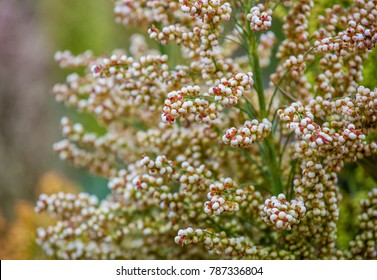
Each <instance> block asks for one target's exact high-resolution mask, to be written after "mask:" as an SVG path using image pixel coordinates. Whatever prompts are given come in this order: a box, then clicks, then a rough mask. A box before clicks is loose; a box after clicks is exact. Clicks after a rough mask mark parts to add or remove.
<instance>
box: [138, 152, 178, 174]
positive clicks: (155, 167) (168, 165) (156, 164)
mask: <svg viewBox="0 0 377 280" xmlns="http://www.w3.org/2000/svg"><path fill="white" fill-rule="evenodd" d="M140 164H141V165H143V166H145V167H146V168H147V169H148V171H149V175H156V174H159V175H167V176H171V175H172V174H173V173H174V162H173V161H170V160H168V159H167V158H166V156H158V157H157V158H156V160H155V161H153V160H151V159H150V158H149V157H147V156H144V157H143V158H142V160H141V161H140Z"/></svg>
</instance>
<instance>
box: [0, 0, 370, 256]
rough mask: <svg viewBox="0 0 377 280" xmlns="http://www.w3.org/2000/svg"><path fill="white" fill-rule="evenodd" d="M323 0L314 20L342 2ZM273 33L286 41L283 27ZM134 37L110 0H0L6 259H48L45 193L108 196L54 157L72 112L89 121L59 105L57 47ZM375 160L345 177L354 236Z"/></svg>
mask: <svg viewBox="0 0 377 280" xmlns="http://www.w3.org/2000/svg"><path fill="white" fill-rule="evenodd" d="M316 2H318V3H320V4H319V5H318V6H317V7H318V8H317V9H316V10H314V12H313V14H314V16H315V14H316V13H317V14H318V13H322V12H323V11H324V8H325V7H326V6H327V7H328V6H331V5H332V4H333V3H335V2H337V1H316ZM338 2H339V1H338ZM340 2H345V3H346V4H347V3H349V2H351V1H348V0H344V1H340ZM316 4H317V3H316ZM282 16H283V15H282ZM282 16H281V18H282ZM274 20H275V19H274ZM275 22H279V19H276V21H275ZM280 23H281V22H280ZM273 28H274V29H276V30H274V32H276V33H277V34H276V35H277V37H278V38H279V39H282V34H281V24H275V25H273ZM130 34H131V32H130V31H127V30H126V29H125V28H124V27H122V26H120V25H118V24H116V23H115V21H114V17H113V1H111V0H53V1H52V0H0V62H1V67H0V259H32V258H43V257H44V256H43V254H42V252H41V251H40V249H39V248H38V247H37V246H36V245H35V243H34V237H35V229H36V227H37V226H38V225H41V224H43V223H45V222H46V220H47V219H46V217H43V216H41V215H36V214H34V204H35V201H36V199H37V197H38V196H39V194H40V193H53V192H58V191H69V192H77V191H82V190H84V191H88V192H90V193H95V194H97V195H98V196H99V197H104V196H105V195H106V193H107V188H106V182H105V181H104V180H103V179H101V178H98V177H95V176H93V175H90V174H89V173H88V172H86V171H85V170H77V169H74V168H72V167H70V166H69V164H67V163H66V162H61V161H60V160H59V159H58V157H57V156H56V155H55V154H53V152H52V145H53V143H54V142H56V141H58V140H60V139H61V135H60V130H59V124H60V118H61V117H62V116H64V115H69V116H70V117H72V118H73V119H75V118H80V121H83V119H82V118H83V117H82V116H77V115H75V113H74V112H73V111H69V110H68V109H66V108H65V107H64V106H63V105H62V104H58V103H56V102H55V100H54V97H53V95H52V87H53V85H54V84H55V83H59V82H63V81H64V80H65V78H66V76H67V74H68V73H69V72H67V71H63V70H61V69H60V68H59V67H58V65H57V63H56V62H55V61H54V59H53V57H54V53H55V52H56V51H58V50H70V51H71V52H72V53H73V54H79V53H82V52H84V51H86V50H92V51H93V52H94V53H95V54H97V55H101V54H104V53H110V52H111V51H112V50H114V49H119V48H124V49H127V48H128V47H129V37H130ZM376 59H377V51H376V50H374V52H373V53H372V55H371V57H370V59H369V60H368V61H367V62H366V63H365V65H364V66H365V70H364V74H365V80H364V85H365V86H369V87H372V88H373V86H375V73H376V70H377V69H376V68H377V65H376V63H375V61H376ZM270 70H273V69H270ZM270 70H269V72H270ZM266 78H268V75H266ZM84 122H85V120H84ZM87 122H90V120H88V121H87ZM376 162H377V159H375V160H374V161H372V162H369V163H367V165H368V164H369V168H365V170H364V169H362V168H361V167H360V166H359V165H356V164H353V165H347V166H346V169H345V172H344V174H343V175H341V176H340V184H341V186H342V189H343V190H344V191H345V192H346V193H349V194H352V193H354V194H353V195H351V196H350V197H352V200H349V201H347V200H345V201H346V203H345V204H344V205H343V206H342V207H346V208H347V209H348V211H346V213H347V214H346V215H345V216H343V217H344V219H343V220H344V221H347V222H344V223H343V222H342V221H341V222H340V230H341V231H344V232H351V233H352V231H353V222H352V220H353V217H355V215H356V213H355V212H354V210H353V209H354V205H355V203H357V201H358V200H359V199H360V198H361V197H364V196H366V193H367V191H368V190H369V189H371V188H372V187H374V186H375V181H373V180H372V179H371V178H370V177H369V176H367V177H368V178H366V177H365V176H364V175H365V174H367V173H370V174H372V175H374V176H372V177H375V179H376V180H377V176H376V173H375V170H376V169H375V168H376ZM364 165H365V164H364ZM67 178H69V179H67ZM360 186H362V187H360ZM360 190H362V192H360ZM349 221H351V222H349ZM342 223H343V224H342ZM351 236H352V235H350V234H348V235H344V236H343V237H341V238H340V245H341V246H347V244H348V241H349V239H350V237H351Z"/></svg>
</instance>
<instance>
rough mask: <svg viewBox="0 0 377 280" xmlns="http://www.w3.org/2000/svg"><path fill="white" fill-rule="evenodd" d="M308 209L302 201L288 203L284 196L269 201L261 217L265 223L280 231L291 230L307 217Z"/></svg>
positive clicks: (280, 195)
mask: <svg viewBox="0 0 377 280" xmlns="http://www.w3.org/2000/svg"><path fill="white" fill-rule="evenodd" d="M305 212H306V207H305V205H304V202H303V201H301V200H298V201H297V200H291V202H289V201H287V200H286V198H285V195H284V194H282V193H281V194H279V195H278V197H276V196H273V197H271V198H270V199H267V200H266V201H265V203H264V206H263V208H262V211H261V212H260V213H261V216H262V219H263V221H264V222H266V223H267V224H269V225H273V226H274V227H275V228H276V229H278V230H290V229H291V227H292V225H294V224H298V223H299V222H300V218H302V217H303V216H304V215H305Z"/></svg>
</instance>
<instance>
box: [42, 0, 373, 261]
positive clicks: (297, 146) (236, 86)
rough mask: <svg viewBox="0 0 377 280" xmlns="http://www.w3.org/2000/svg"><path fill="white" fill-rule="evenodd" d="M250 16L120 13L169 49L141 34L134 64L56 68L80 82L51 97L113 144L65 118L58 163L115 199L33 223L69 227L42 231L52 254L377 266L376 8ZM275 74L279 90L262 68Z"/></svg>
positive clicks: (57, 200) (57, 211) (263, 11)
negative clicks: (98, 181) (102, 183)
mask: <svg viewBox="0 0 377 280" xmlns="http://www.w3.org/2000/svg"><path fill="white" fill-rule="evenodd" d="M241 2H242V1H225V0H206V1H204V0H200V1H194V0H193V1H190V0H180V1H159V0H158V1H156V0H153V1H152V0H150V1H149V0H137V1H130V0H119V1H115V17H116V20H117V21H118V22H121V23H123V24H124V25H137V26H138V27H139V28H140V29H142V30H141V31H144V32H148V34H149V37H150V38H151V39H153V40H156V41H157V43H159V48H158V49H150V48H149V46H148V44H147V43H146V42H147V41H146V40H145V39H144V38H143V37H142V36H141V35H134V36H132V39H131V40H132V42H133V43H132V44H131V47H130V49H129V50H123V51H114V52H113V53H112V54H110V55H106V56H103V57H96V56H95V55H94V54H92V53H90V52H87V53H84V54H83V55H79V56H73V55H72V54H71V53H69V52H59V53H58V54H57V55H56V59H57V60H58V62H59V63H60V65H61V66H62V67H66V68H70V69H74V68H77V67H78V68H79V71H77V73H73V74H70V75H69V76H68V78H67V81H66V83H63V84H58V85H56V86H55V87H54V93H55V95H56V99H57V101H59V102H64V103H65V104H66V105H67V106H70V107H74V108H76V109H77V110H78V111H79V112H80V113H84V114H90V115H92V116H94V117H95V118H96V120H98V125H99V126H101V131H102V132H101V133H93V132H90V131H88V130H87V128H86V127H85V125H83V124H80V123H79V122H77V123H73V122H72V121H70V120H69V119H68V118H65V117H64V118H63V119H62V121H61V129H62V134H63V137H64V139H63V140H61V141H60V142H58V143H56V144H55V145H54V150H55V151H56V152H57V153H58V154H59V156H60V158H61V159H63V160H68V161H69V162H71V163H72V164H73V165H75V166H77V167H85V168H87V169H88V170H89V171H90V172H92V173H95V174H98V175H101V176H103V177H104V178H106V179H107V180H108V189H109V193H108V196H107V197H106V198H105V199H103V200H102V201H101V202H98V201H97V200H96V199H94V198H92V197H91V196H89V195H87V194H81V195H69V194H62V193H59V194H56V195H50V196H46V195H42V196H41V197H40V200H39V202H38V203H37V207H36V210H37V211H38V212H46V213H48V214H49V215H51V216H52V217H54V218H55V219H56V220H57V222H56V224H55V225H52V226H50V227H47V228H41V229H40V230H39V231H38V239H37V241H38V243H39V244H40V245H41V246H42V248H43V249H44V250H45V251H46V253H47V254H48V255H50V256H52V257H57V258H66V259H72V258H76V259H77V258H96V259H98V258H126V259H136V258H155V259H173V258H174V259H176V258H182V259H194V258H208V257H209V255H208V254H211V255H210V257H211V258H229V259H266V258H268V259H342V258H347V259H352V258H367V259H375V258H376V256H377V251H376V242H377V239H376V234H375V233H374V231H375V229H376V223H375V221H376V191H375V189H374V190H371V189H372V188H373V187H369V186H371V185H372V183H370V181H368V184H366V183H365V180H372V179H371V178H370V177H369V176H367V174H368V173H367V172H369V173H370V174H371V177H374V178H375V174H374V173H375V172H374V169H373V168H374V167H375V163H374V162H375V154H376V150H377V144H376V143H375V142H374V139H375V135H376V133H377V129H376V128H377V117H376V116H377V89H374V90H373V89H371V88H370V86H368V87H367V86H365V84H364V85H363V75H364V73H363V65H364V62H365V61H366V60H367V59H368V54H369V51H370V50H371V49H373V48H375V45H376V38H377V37H376V36H377V34H376V26H377V24H376V17H377V12H376V11H377V2H376V1H362V0H357V1H354V3H353V4H350V5H349V7H347V8H344V7H342V6H340V5H334V6H333V7H332V8H328V9H324V7H323V6H321V5H322V4H320V3H316V5H319V7H318V9H313V8H314V7H315V5H314V2H313V1H311V0H303V1H263V4H261V3H260V1H257V3H256V6H254V7H250V6H248V5H246V3H244V2H242V3H241ZM258 3H259V4H258ZM321 8H323V9H321ZM322 10H325V12H324V14H321V15H319V17H318V21H316V20H315V19H314V18H315V17H316V14H315V13H319V11H322ZM275 11H278V12H275ZM284 13H285V14H286V16H285V17H284V18H281V17H282V16H281V14H284ZM273 17H280V19H279V20H281V21H283V22H284V25H283V26H282V31H279V30H278V27H277V30H276V31H275V32H280V34H279V33H276V37H278V38H280V35H282V36H284V40H283V41H282V42H281V43H280V44H279V46H278V51H277V54H276V57H275V55H274V54H275V51H274V49H273V46H274V44H275V42H276V41H277V40H276V39H275V35H274V34H273V33H272V32H271V31H268V32H263V31H266V30H268V29H269V28H270V27H271V22H272V18H273ZM230 19H232V21H230ZM233 20H234V22H233ZM309 26H310V28H309ZM248 27H250V28H251V30H250V28H248ZM281 32H282V33H281ZM171 44H175V46H174V47H173V48H172V47H171ZM177 46H178V50H179V51H177V52H176V53H174V54H173V52H172V50H175V49H177ZM276 64H277V66H276V69H275V71H274V73H273V74H272V75H271V76H270V81H271V82H270V83H268V82H267V79H268V77H266V75H263V74H264V73H265V71H262V68H266V67H267V66H268V69H272V68H273V67H274V65H276ZM83 68H85V69H84V71H82V69H83ZM266 72H267V71H266ZM237 148H238V149H237ZM371 162H372V163H371ZM355 166H357V169H356V168H355ZM368 166H373V168H372V171H370V170H369V171H368ZM362 167H364V168H362ZM344 169H346V170H347V173H348V170H351V172H349V173H350V174H344ZM355 170H356V171H355ZM356 172H359V173H360V174H361V175H360V174H359V173H358V174H356ZM347 176H352V180H349V182H348V181H347V180H345V178H348V177H347ZM236 182H237V183H236ZM351 184H356V185H357V186H358V187H357V188H352V187H351V186H350V185H351ZM373 184H375V183H373ZM359 185H360V186H361V187H360V188H364V189H363V190H360V196H361V195H362V193H363V192H364V191H365V189H366V188H368V191H369V192H370V193H369V196H368V198H366V199H363V200H361V203H360V207H359V208H360V209H359V210H360V214H359V216H358V217H357V218H358V219H357V220H358V222H359V224H358V226H359V228H360V230H359V231H358V232H357V231H356V230H355V232H352V233H351V232H349V233H345V232H342V231H341V230H339V228H340V227H339V226H338V225H339V224H340V223H341V224H344V223H346V224H347V225H348V226H349V228H351V227H352V228H353V226H354V222H353V220H356V219H352V221H349V220H347V221H345V220H346V218H347V215H343V214H342V213H341V211H342V210H341V209H343V208H342V206H344V204H345V203H346V202H347V201H352V203H353V202H355V200H356V198H359V197H360V196H359ZM355 193H357V195H355ZM366 193H367V192H366V191H365V194H366ZM352 207H353V205H352ZM351 212H352V213H355V211H351ZM345 234H347V236H348V239H347V242H348V241H349V240H351V242H350V243H349V246H348V247H344V246H343V247H342V246H339V243H338V241H339V238H338V235H345ZM342 240H344V239H342ZM161 244H166V246H161ZM177 245H180V246H177Z"/></svg>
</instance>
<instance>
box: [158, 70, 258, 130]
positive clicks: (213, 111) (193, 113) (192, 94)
mask: <svg viewBox="0 0 377 280" xmlns="http://www.w3.org/2000/svg"><path fill="white" fill-rule="evenodd" d="M252 85H253V79H252V74H251V73H247V74H243V73H238V74H236V75H235V76H234V77H232V78H231V79H229V80H228V79H225V78H223V79H222V80H221V83H220V84H218V85H217V86H216V87H212V88H210V89H209V91H208V93H203V94H201V93H200V87H199V86H188V87H183V88H181V90H180V91H172V92H169V93H168V95H167V99H166V100H165V106H164V108H163V111H164V113H163V115H162V116H161V120H162V121H163V122H167V123H174V122H175V120H176V119H177V118H178V117H181V116H183V117H186V118H188V119H190V120H195V121H197V122H203V123H206V124H211V123H213V122H215V121H216V119H217V118H218V116H219V112H220V111H221V110H222V108H223V106H224V107H229V106H234V105H236V104H237V103H238V99H239V98H240V97H242V95H243V93H244V92H245V91H249V90H250V88H251V86H252Z"/></svg>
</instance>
